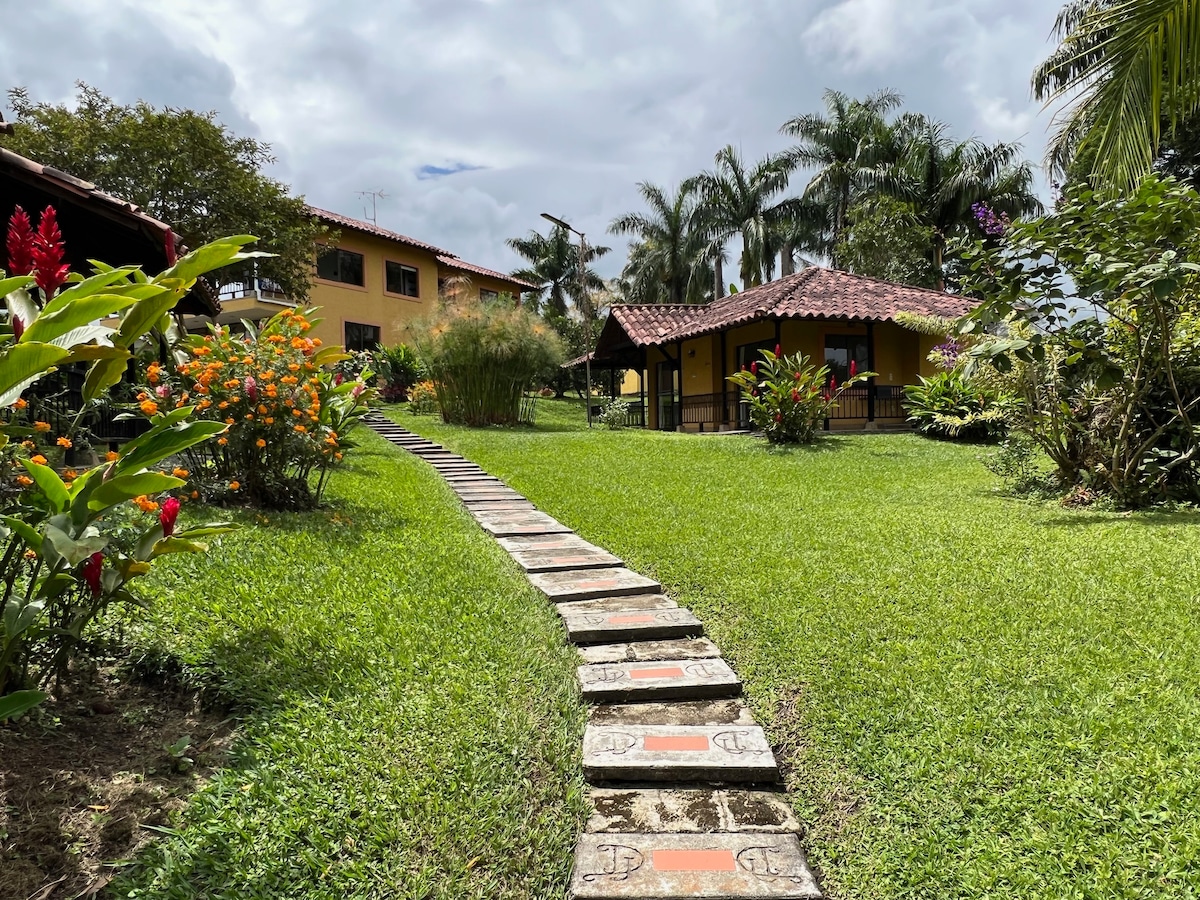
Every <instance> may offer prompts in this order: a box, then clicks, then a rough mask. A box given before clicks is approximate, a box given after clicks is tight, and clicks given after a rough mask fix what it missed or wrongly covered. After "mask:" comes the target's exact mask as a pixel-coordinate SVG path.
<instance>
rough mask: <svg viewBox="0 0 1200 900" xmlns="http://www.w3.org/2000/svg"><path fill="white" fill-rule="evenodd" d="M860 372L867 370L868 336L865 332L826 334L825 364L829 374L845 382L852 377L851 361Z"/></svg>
mask: <svg viewBox="0 0 1200 900" xmlns="http://www.w3.org/2000/svg"><path fill="white" fill-rule="evenodd" d="M851 360H853V361H854V363H855V368H856V370H857V371H859V372H865V371H867V336H866V335H865V334H827V335H825V365H827V366H829V374H831V375H832V376H833V377H834V378H836V379H837V380H838V382H843V381H845V380H846V379H847V378H849V377H850V361H851Z"/></svg>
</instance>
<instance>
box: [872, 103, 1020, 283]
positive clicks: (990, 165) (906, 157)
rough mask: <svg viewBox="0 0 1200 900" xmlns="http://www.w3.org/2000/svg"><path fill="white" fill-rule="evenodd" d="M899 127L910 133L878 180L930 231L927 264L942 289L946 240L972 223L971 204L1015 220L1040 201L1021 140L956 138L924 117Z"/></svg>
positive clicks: (883, 188) (938, 123) (880, 185)
mask: <svg viewBox="0 0 1200 900" xmlns="http://www.w3.org/2000/svg"><path fill="white" fill-rule="evenodd" d="M901 127H902V129H903V131H905V132H906V133H907V134H908V138H907V140H906V141H905V146H904V149H903V153H902V156H901V157H900V159H899V160H898V161H897V162H895V163H891V164H888V165H886V166H883V167H882V168H881V169H880V171H879V173H878V177H877V179H876V184H877V185H878V187H879V189H880V190H881V191H882V192H884V193H887V194H890V195H892V196H894V197H895V198H896V199H898V200H900V201H902V202H904V203H907V204H909V205H911V207H912V208H913V210H914V211H915V212H916V215H917V217H918V220H919V221H920V222H921V223H923V224H924V225H926V226H928V227H930V228H931V229H932V242H931V247H930V252H931V259H930V262H931V263H932V265H933V271H934V272H935V273H936V274H937V275H938V284H939V289H941V288H944V286H945V284H944V281H942V279H941V272H942V269H943V266H944V264H945V256H946V246H947V242H948V241H949V239H950V237H951V236H952V235H953V234H954V233H955V231H957V230H959V229H963V228H966V227H967V226H969V225H970V224H971V223H973V222H974V219H975V217H974V213H973V211H972V207H973V206H975V204H978V203H984V204H986V205H987V206H988V207H989V208H990V209H992V210H993V211H995V212H996V213H997V214H1000V213H1003V214H1007V215H1008V216H1009V217H1010V218H1014V219H1015V218H1017V217H1018V216H1022V215H1027V214H1031V213H1038V212H1040V211H1041V208H1042V204H1041V202H1040V201H1039V200H1038V199H1037V197H1036V196H1035V195H1034V193H1033V168H1032V167H1031V166H1030V165H1029V163H1028V162H1026V161H1025V160H1023V159H1021V147H1020V145H1019V144H1012V143H997V144H990V145H989V144H985V143H983V142H982V141H978V140H974V139H972V140H967V141H956V140H954V139H953V138H952V137H951V136H950V135H948V134H947V127H946V125H944V124H943V123H941V122H937V121H934V120H932V119H927V118H925V117H924V116H921V117H915V118H910V119H908V120H906V121H905V123H904V124H903V125H902V126H901Z"/></svg>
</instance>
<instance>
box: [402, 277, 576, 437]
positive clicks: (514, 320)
mask: <svg viewBox="0 0 1200 900" xmlns="http://www.w3.org/2000/svg"><path fill="white" fill-rule="evenodd" d="M417 351H418V352H419V353H420V355H421V360H422V362H423V363H424V364H425V367H426V369H427V370H428V372H429V376H430V378H431V379H432V381H433V383H434V388H435V390H436V391H437V398H438V406H439V408H440V409H441V413H442V418H443V419H444V420H445V421H447V422H453V423H457V424H461V425H470V426H476V427H478V426H482V425H512V424H515V423H517V422H520V421H521V420H522V400H523V399H524V396H525V392H526V391H527V390H529V389H530V387H532V385H533V383H534V381H535V379H536V378H537V376H538V375H539V373H542V372H545V371H546V369H548V368H549V367H551V366H554V365H557V364H558V363H559V362H561V361H562V343H561V341H560V340H559V338H558V336H557V335H556V334H555V333H554V332H553V331H552V330H551V329H550V327H549V326H547V325H546V323H545V322H543V321H542V320H541V319H539V318H538V317H537V316H535V315H533V314H532V313H530V312H529V311H528V310H525V309H522V308H520V307H518V306H514V305H512V304H511V303H504V302H499V301H497V302H493V303H488V304H483V305H480V304H478V303H475V302H447V303H443V305H442V308H441V310H440V313H439V315H438V317H437V318H436V319H435V320H434V321H433V322H431V323H428V324H427V325H426V326H425V327H424V328H423V329H422V330H421V331H420V332H419V337H418V339H417Z"/></svg>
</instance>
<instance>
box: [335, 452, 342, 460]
mask: <svg viewBox="0 0 1200 900" xmlns="http://www.w3.org/2000/svg"><path fill="white" fill-rule="evenodd" d="M333 458H334V459H337V460H340V459H341V458H342V454H340V453H335V454H333Z"/></svg>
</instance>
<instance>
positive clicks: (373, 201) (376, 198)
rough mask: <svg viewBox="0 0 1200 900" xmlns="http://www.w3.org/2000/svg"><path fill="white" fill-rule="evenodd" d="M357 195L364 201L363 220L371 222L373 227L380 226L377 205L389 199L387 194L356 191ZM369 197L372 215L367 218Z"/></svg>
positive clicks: (379, 191)
mask: <svg viewBox="0 0 1200 900" xmlns="http://www.w3.org/2000/svg"><path fill="white" fill-rule="evenodd" d="M355 193H356V194H357V195H358V199H359V200H362V201H363V218H364V219H367V221H369V222H370V223H371V224H372V225H378V224H379V222H378V220H377V218H376V210H375V204H376V203H377V202H378V201H380V200H386V199H388V195H387V194H385V193H384V192H383V191H382V190H378V191H356V192H355ZM368 197H370V198H371V215H370V216H369V217H368V216H367V207H366V199H367V198H368Z"/></svg>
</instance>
